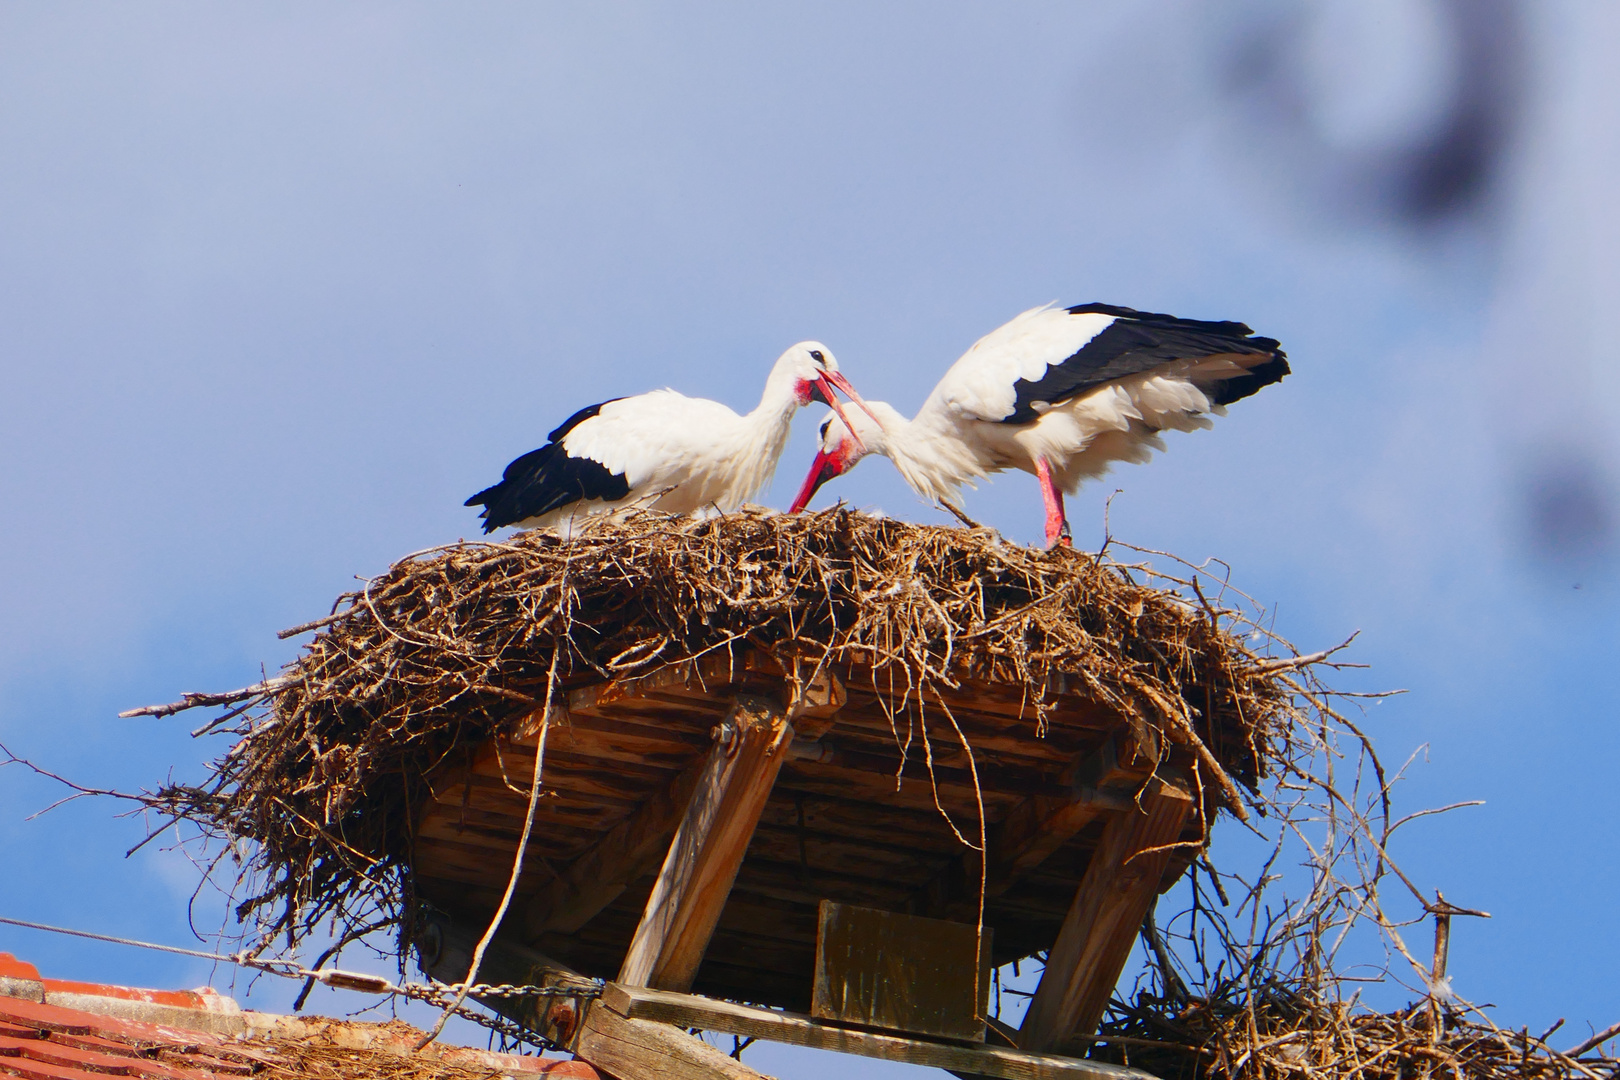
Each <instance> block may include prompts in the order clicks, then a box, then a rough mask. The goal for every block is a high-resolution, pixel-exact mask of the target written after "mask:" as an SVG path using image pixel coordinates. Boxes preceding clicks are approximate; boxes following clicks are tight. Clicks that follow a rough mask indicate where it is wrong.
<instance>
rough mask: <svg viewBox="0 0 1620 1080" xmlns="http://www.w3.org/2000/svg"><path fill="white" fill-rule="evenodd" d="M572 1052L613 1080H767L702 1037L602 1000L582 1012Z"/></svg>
mask: <svg viewBox="0 0 1620 1080" xmlns="http://www.w3.org/2000/svg"><path fill="white" fill-rule="evenodd" d="M574 1053H575V1054H576V1055H577V1056H578V1057H579V1058H580V1060H582V1061H586V1062H589V1063H590V1064H591V1065H594V1066H595V1067H596V1068H598V1069H600V1070H602V1071H603V1072H606V1073H609V1074H611V1075H612V1076H614V1077H615V1078H617V1080H766V1077H765V1076H764V1075H763V1074H762V1073H759V1072H756V1071H754V1070H753V1069H750V1068H749V1067H748V1066H746V1065H744V1064H743V1063H742V1062H741V1061H738V1060H736V1059H734V1058H732V1057H730V1056H729V1055H726V1054H723V1053H721V1052H720V1051H719V1050H716V1049H715V1048H714V1047H712V1046H710V1045H709V1044H708V1043H706V1042H704V1041H703V1040H702V1039H699V1038H697V1037H695V1036H692V1035H688V1034H687V1033H686V1032H684V1031H681V1030H679V1029H678V1028H674V1027H671V1026H670V1025H668V1024H664V1023H660V1022H658V1021H654V1020H641V1019H632V1018H630V1017H626V1016H624V1015H623V1014H621V1013H619V1012H616V1011H615V1010H613V1009H610V1008H607V1007H605V1006H603V1005H602V1004H600V1003H596V1004H593V1005H592V1006H591V1007H590V1008H589V1009H587V1010H585V1020H584V1023H583V1024H582V1025H581V1027H580V1032H579V1039H578V1041H577V1042H576V1043H575V1044H574Z"/></svg>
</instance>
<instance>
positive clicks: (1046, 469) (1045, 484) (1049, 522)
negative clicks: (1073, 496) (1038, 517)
mask: <svg viewBox="0 0 1620 1080" xmlns="http://www.w3.org/2000/svg"><path fill="white" fill-rule="evenodd" d="M1035 475H1036V477H1037V478H1039V480H1040V482H1041V499H1042V501H1044V502H1045V503H1046V546H1047V547H1049V548H1052V547H1057V546H1058V545H1059V544H1062V545H1063V546H1064V547H1073V546H1074V542H1073V541H1072V540H1071V539H1070V538H1069V518H1068V515H1067V514H1065V513H1064V512H1063V492H1061V491H1059V490H1058V486H1057V484H1055V483H1054V482H1053V481H1052V466H1050V465H1048V464H1047V463H1046V459H1045V458H1036V459H1035Z"/></svg>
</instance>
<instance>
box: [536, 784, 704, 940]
mask: <svg viewBox="0 0 1620 1080" xmlns="http://www.w3.org/2000/svg"><path fill="white" fill-rule="evenodd" d="M708 767H709V764H708V762H706V761H699V762H698V763H697V764H695V765H692V766H691V767H689V768H688V769H687V770H686V771H685V772H682V773H681V774H680V775H679V776H677V777H676V778H675V780H674V781H673V782H672V783H671V784H670V785H669V786H668V787H667V788H665V789H664V790H663V791H660V792H659V793H658V794H656V795H654V796H653V797H652V798H651V799H648V800H647V802H646V803H644V804H643V805H642V806H641V808H640V809H638V810H637V811H636V812H635V813H634V814H632V815H631V816H630V817H629V818H627V819H625V820H624V821H622V822H620V823H619V824H618V825H616V826H614V827H613V829H612V830H611V831H609V832H608V833H607V835H606V836H604V837H603V838H602V839H601V841H600V842H598V843H597V844H596V845H595V846H594V847H592V848H591V849H590V850H588V851H586V852H585V854H583V855H581V856H580V857H579V858H578V859H575V860H574V862H573V863H571V864H570V865H569V867H568V869H567V870H566V871H564V872H563V875H562V877H561V878H559V879H558V880H557V881H556V882H553V883H552V884H551V885H549V886H547V887H546V888H545V889H544V890H542V891H541V892H540V893H539V894H537V895H536V896H535V897H534V898H533V899H532V900H530V901H529V903H528V904H527V905H526V906H525V907H524V911H523V928H524V929H523V934H524V937H525V938H526V939H528V940H530V941H533V940H536V939H538V938H539V937H540V935H541V934H545V933H548V932H555V933H572V932H574V931H576V930H578V929H579V928H580V927H582V926H584V925H585V924H586V923H588V922H590V921H591V919H593V918H595V917H596V915H597V914H598V913H600V912H601V911H602V909H603V908H605V907H607V906H608V905H609V904H611V903H612V902H613V901H614V899H615V898H617V897H618V896H619V894H620V893H622V892H624V890H625V888H626V886H628V885H629V884H630V883H631V882H632V881H635V880H636V879H637V878H639V877H642V876H643V875H645V874H649V873H652V872H653V871H654V870H655V869H656V868H657V867H658V864H659V861H660V860H661V859H662V858H663V855H664V851H665V846H666V844H667V843H668V840H669V838H670V837H671V836H673V835H674V833H675V829H676V826H678V825H679V824H680V822H681V818H682V816H683V815H684V814H685V813H686V807H687V803H688V802H690V800H691V798H692V792H693V791H694V790H695V789H696V788H697V785H698V782H699V780H700V779H702V777H703V775H704V773H705V771H706V770H707V769H708Z"/></svg>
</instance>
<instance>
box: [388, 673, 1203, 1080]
mask: <svg viewBox="0 0 1620 1080" xmlns="http://www.w3.org/2000/svg"><path fill="white" fill-rule="evenodd" d="M1054 689H1056V690H1057V691H1058V692H1057V693H1056V694H1055V695H1054V703H1055V707H1053V708H1052V709H1051V710H1050V711H1049V712H1048V713H1047V715H1046V717H1045V724H1044V732H1043V734H1042V737H1039V738H1037V737H1035V735H1034V732H1033V727H1034V725H1033V723H1032V720H1031V707H1030V704H1029V702H1028V700H1027V697H1026V696H1025V694H1024V693H1023V692H1022V691H1021V688H1018V687H1013V686H1005V685H997V684H995V683H991V682H980V681H974V680H962V681H960V682H959V684H958V686H957V687H956V688H955V689H952V690H948V691H941V695H942V696H940V697H939V698H938V700H937V701H935V702H932V703H931V704H932V706H933V708H932V712H933V715H932V716H920V717H919V716H916V715H913V710H914V705H913V706H912V707H911V708H907V709H905V710H904V711H902V712H901V713H900V714H899V715H895V714H894V713H893V712H892V706H891V705H890V702H891V701H892V700H893V698H892V697H891V695H889V694H888V693H886V692H882V690H880V688H879V687H878V686H874V682H873V673H872V672H871V670H870V669H863V668H861V667H859V666H855V665H832V666H829V667H827V668H824V669H823V670H821V671H820V672H819V673H815V674H814V675H813V677H811V678H810V679H808V680H803V681H801V680H800V679H798V678H795V676H794V673H793V672H790V671H785V670H784V669H783V668H782V667H781V666H780V665H778V664H777V663H776V662H775V661H773V660H772V659H771V658H770V657H769V656H766V655H764V654H762V653H761V652H759V651H757V650H753V649H748V648H743V649H736V650H732V651H730V652H729V653H720V654H716V655H711V656H709V657H706V658H703V659H700V660H697V661H693V662H689V663H685V664H679V665H674V666H671V667H667V668H664V669H662V670H660V671H658V672H657V673H656V674H654V675H652V676H648V677H642V678H634V679H626V680H622V681H609V682H602V683H599V684H595V685H588V686H582V687H576V688H574V689H573V690H571V691H570V692H569V693H568V695H567V698H566V703H565V704H562V703H559V705H554V706H553V708H552V710H551V711H550V714H549V718H547V714H546V713H545V712H544V710H540V711H537V712H536V713H531V714H530V715H529V717H527V718H526V720H525V721H524V722H523V723H522V724H521V725H519V726H517V727H516V729H515V730H513V731H512V732H511V733H510V734H508V735H499V736H496V737H493V738H491V739H489V740H487V741H486V742H485V743H484V744H482V745H481V746H478V747H477V748H475V749H473V750H471V752H470V753H469V754H468V755H467V757H466V758H465V759H464V760H462V761H456V762H449V763H446V764H445V765H443V766H441V767H440V768H439V769H438V770H437V771H436V772H435V773H433V774H431V775H430V777H429V787H430V790H431V793H432V797H431V801H429V802H428V803H427V805H426V806H425V807H424V809H423V810H422V812H421V816H420V819H419V821H418V825H417V830H416V836H415V852H414V858H413V870H414V874H415V882H416V890H417V895H418V896H419V898H420V899H422V900H423V901H426V902H427V903H428V904H430V905H432V906H433V907H434V908H436V909H438V910H439V911H441V912H443V913H445V915H447V916H448V917H449V918H450V919H452V920H454V922H455V923H457V924H459V925H460V926H462V927H473V926H478V927H481V926H484V925H487V923H488V920H489V918H490V916H491V915H492V913H493V911H494V908H495V905H496V903H497V902H498V899H499V897H500V895H501V893H502V891H503V890H504V889H505V886H506V883H507V876H508V874H509V872H510V868H511V861H512V855H513V850H514V847H515V843H516V840H517V838H518V836H519V835H520V834H521V831H522V827H523V822H524V818H525V815H526V813H527V812H528V802H529V800H528V791H527V782H528V780H529V778H530V777H531V776H532V773H533V770H534V767H535V755H536V753H537V751H538V750H539V748H540V742H541V731H540V728H541V726H542V724H543V725H544V727H545V732H544V735H545V743H544V759H543V770H542V772H543V788H542V795H541V798H540V800H539V801H538V803H537V805H536V807H535V826H534V829H533V835H535V836H536V837H539V838H540V839H538V840H534V841H531V846H530V849H529V853H528V857H527V858H526V863H527V864H528V865H529V866H531V867H532V868H533V869H532V871H531V872H528V873H526V874H525V882H524V883H525V886H526V888H525V890H524V892H523V895H522V896H521V899H520V900H519V901H518V902H517V903H516V904H515V905H514V911H513V913H512V914H509V915H508V916H507V918H506V920H505V922H504V924H503V934H504V936H505V938H506V939H507V940H508V941H516V942H521V943H522V944H523V945H525V946H527V947H528V948H530V949H533V950H535V951H537V952H538V953H540V954H542V955H543V956H545V957H548V958H553V959H551V960H549V961H547V962H538V963H529V964H528V965H527V969H526V970H524V971H523V972H522V973H521V978H522V979H533V978H536V977H542V978H543V977H544V969H545V968H546V966H547V964H548V963H549V964H553V965H555V967H556V969H558V970H570V971H576V972H580V973H584V974H587V975H594V976H598V977H603V978H607V979H612V980H614V983H613V985H612V986H610V992H609V994H608V995H607V996H606V998H605V1002H604V1003H598V1004H596V1005H594V1006H592V1008H593V1009H596V1010H600V1009H603V1008H611V1009H616V1010H619V1011H621V1012H622V1014H623V1016H624V1017H625V1018H630V1019H635V1018H642V1017H647V1018H650V1019H657V1020H662V1021H674V1022H678V1023H680V1024H682V1025H684V1026H687V1027H694V1026H695V1027H703V1028H705V1029H706V1030H716V1031H728V1032H731V1033H733V1034H736V1035H740V1036H747V1037H754V1038H767V1039H770V1038H775V1039H783V1040H785V1041H790V1042H799V1043H803V1044H806V1045H817V1046H826V1047H837V1048H840V1049H844V1050H847V1051H850V1052H855V1053H872V1054H875V1055H877V1056H886V1057H896V1058H898V1059H900V1060H910V1061H915V1062H918V1063H934V1064H940V1065H942V1066H944V1067H955V1068H956V1069H958V1070H959V1071H960V1070H963V1069H966V1068H968V1066H969V1057H971V1056H972V1055H973V1054H987V1055H989V1057H987V1058H986V1059H985V1060H983V1061H980V1062H978V1063H977V1065H975V1066H973V1067H972V1068H971V1069H969V1071H973V1072H979V1073H982V1074H984V1075H993V1076H1036V1075H1040V1076H1047V1075H1050V1076H1074V1075H1081V1074H1082V1073H1083V1074H1085V1075H1088V1076H1092V1077H1096V1076H1100V1075H1102V1074H1103V1073H1110V1075H1111V1072H1110V1070H1111V1069H1112V1068H1114V1067H1111V1066H1106V1065H1104V1064H1103V1063H1099V1062H1094V1061H1086V1062H1081V1061H1079V1060H1078V1059H1059V1058H1055V1057H1053V1058H1051V1059H1050V1060H1049V1061H1047V1062H1046V1063H1045V1064H1041V1063H1040V1062H1039V1061H1037V1060H1036V1058H1037V1057H1038V1055H1036V1056H1031V1055H1028V1054H1018V1053H1015V1052H1012V1051H1008V1050H995V1051H991V1050H984V1049H980V1050H973V1051H971V1052H970V1050H969V1048H967V1047H959V1046H947V1045H945V1044H942V1043H930V1042H928V1041H926V1040H920V1039H906V1038H901V1037H898V1036H895V1035H875V1034H874V1035H870V1036H868V1037H864V1038H860V1037H856V1036H855V1035H854V1034H852V1033H851V1032H849V1031H848V1030H847V1029H845V1028H842V1027H838V1026H834V1025H828V1024H825V1023H820V1022H817V1021H815V1020H812V1019H811V1018H809V1017H807V1016H803V1015H786V1016H785V1015H784V1014H782V1013H777V1012H768V1011H765V1010H760V1009H757V1008H756V1009H748V1008H745V1007H740V1006H734V1005H723V1004H722V1003H721V1002H719V1001H712V1000H711V1001H708V1002H705V1000H704V998H701V997H694V996H691V995H686V994H683V993H680V992H681V991H686V990H692V991H695V992H696V993H697V994H699V995H704V996H706V997H707V998H710V999H729V1000H731V1001H745V1002H754V1003H759V1004H764V1005H769V1006H774V1007H777V1008H780V1009H785V1010H788V1012H789V1014H803V1013H804V1012H806V1011H808V1008H809V1005H810V996H811V987H812V981H813V975H814V967H815V961H816V946H817V910H818V906H819V905H820V904H821V903H822V901H826V900H831V901H836V902H838V903H843V904H854V905H861V906H863V907H871V908H878V909H881V910H885V911H894V912H902V913H906V914H911V915H921V916H927V917H932V918H945V919H950V920H953V921H958V922H964V923H968V924H973V925H977V924H978V920H979V908H980V895H981V886H982V894H983V905H984V912H983V925H984V926H985V927H986V931H987V932H986V933H985V935H984V942H985V945H986V948H987V951H988V952H989V958H990V962H991V963H993V964H995V965H1000V964H1003V963H1008V962H1011V961H1013V960H1016V959H1020V958H1023V957H1027V956H1030V955H1032V954H1035V953H1038V952H1048V953H1049V958H1048V965H1047V967H1048V975H1047V976H1046V980H1047V983H1046V984H1043V987H1044V988H1045V993H1044V994H1042V995H1038V996H1037V998H1036V1000H1035V1002H1034V1004H1033V1005H1032V1008H1031V1011H1030V1017H1029V1019H1028V1020H1027V1021H1026V1023H1025V1028H1024V1031H1023V1032H1022V1033H1020V1034H1019V1035H1011V1036H1010V1038H1009V1039H1005V1040H1002V1041H1013V1042H1016V1043H1017V1044H1018V1045H1019V1046H1020V1047H1022V1048H1023V1049H1025V1050H1029V1049H1039V1050H1053V1049H1058V1048H1061V1047H1063V1046H1065V1045H1067V1044H1069V1043H1071V1042H1072V1041H1073V1040H1074V1038H1075V1037H1076V1036H1077V1035H1080V1034H1082V1033H1084V1032H1088V1031H1090V1030H1091V1029H1093V1028H1094V1027H1095V1025H1096V1023H1097V1020H1098V1019H1100V1017H1101V1014H1102V1011H1103V1008H1104V1007H1105V1006H1106V1004H1107V999H1108V995H1109V993H1110V991H1111V990H1112V989H1113V986H1114V984H1115V982H1116V981H1117V979H1118V977H1119V974H1120V970H1121V968H1122V966H1123V964H1124V962H1125V959H1126V955H1127V954H1128V952H1129V950H1130V947H1131V944H1132V941H1133V940H1134V938H1135V936H1136V934H1137V932H1138V930H1139V928H1140V926H1141V924H1142V919H1143V916H1144V914H1145V912H1146V910H1147V908H1148V905H1149V904H1150V903H1151V901H1152V899H1153V898H1154V897H1155V896H1156V895H1157V893H1159V892H1160V891H1161V890H1163V889H1164V888H1168V887H1169V885H1170V884H1172V883H1173V882H1174V881H1175V879H1176V878H1177V877H1178V876H1179V875H1180V874H1181V873H1183V872H1184V871H1185V869H1186V867H1187V865H1188V863H1189V862H1190V861H1191V859H1192V858H1193V856H1194V855H1195V854H1196V852H1197V851H1198V850H1200V848H1201V846H1202V840H1203V836H1204V825H1203V816H1202V814H1201V811H1200V808H1199V804H1198V800H1197V798H1196V797H1195V785H1194V783H1193V781H1192V777H1193V772H1194V758H1193V754H1192V751H1191V750H1188V749H1186V748H1184V747H1177V746H1159V745H1155V746H1150V747H1142V746H1140V745H1139V744H1138V742H1137V741H1136V738H1135V737H1134V736H1133V735H1132V733H1131V725H1129V724H1128V723H1126V722H1125V721H1124V720H1123V719H1122V718H1121V717H1119V716H1117V715H1115V714H1114V713H1113V712H1111V711H1110V710H1109V709H1107V708H1104V707H1102V706H1100V705H1099V704H1098V703H1096V702H1094V701H1091V700H1090V699H1088V698H1086V697H1084V696H1081V695H1079V694H1075V693H1070V692H1067V690H1068V688H1067V687H1058V688H1054ZM559 706H560V707H559ZM925 726H926V728H927V745H926V746H925V745H924V737H923V729H924V727H925ZM908 743H909V746H908V745H907V744H908ZM965 747H967V748H971V761H970V759H969V753H968V751H967V750H966V749H965ZM903 757H904V761H903ZM1206 812H1212V808H1210V809H1209V810H1208V811H1206ZM981 817H982V820H983V822H984V826H985V827H984V837H983V840H984V841H985V843H984V847H985V849H986V850H987V851H988V852H989V857H988V859H987V860H981V859H980V858H979V854H978V851H977V850H974V849H975V848H977V847H979V846H980V843H981V838H980V821H981ZM969 845H971V846H969ZM431 966H432V968H433V970H432V973H433V974H435V975H438V976H440V977H443V978H446V979H447V981H455V980H458V979H460V978H462V977H463V976H464V974H465V970H464V969H463V970H460V971H457V970H456V965H455V963H454V962H448V961H443V960H440V962H438V963H436V964H433V965H431ZM519 966H524V965H519ZM536 966H538V967H539V968H540V969H541V971H540V972H536V971H535V970H533V969H534V968H535V967H536ZM511 974H513V976H514V977H515V978H516V977H519V976H518V974H517V973H511ZM961 975H962V977H963V978H966V979H971V978H972V972H971V970H969V971H964V972H962V973H961ZM481 978H485V979H487V978H488V975H487V973H486V974H485V975H483V976H481ZM642 988H652V989H651V990H643V989H642ZM658 990H662V991H664V993H662V994H660V993H657V992H655V991H658ZM670 991H674V992H675V993H674V994H673V996H672V995H671V994H670ZM901 992H904V991H901ZM527 1019H529V1020H530V1022H538V1024H539V1025H540V1026H542V1027H544V1026H545V1021H544V1019H543V1018H527ZM565 1027H566V1025H565ZM551 1034H552V1036H553V1037H556V1036H557V1035H559V1034H561V1035H565V1036H566V1035H569V1034H573V1033H572V1032H568V1031H561V1032H559V1031H556V1030H553V1031H552V1032H551ZM992 1037H993V1038H994V1035H993V1036H992ZM1009 1055H1010V1056H1009ZM1025 1058H1028V1060H1024V1059H1025ZM1076 1070H1079V1071H1078V1072H1077V1071H1076Z"/></svg>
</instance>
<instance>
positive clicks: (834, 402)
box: [816, 371, 883, 476]
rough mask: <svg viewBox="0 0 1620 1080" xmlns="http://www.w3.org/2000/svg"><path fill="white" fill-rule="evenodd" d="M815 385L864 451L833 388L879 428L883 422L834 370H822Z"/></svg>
mask: <svg viewBox="0 0 1620 1080" xmlns="http://www.w3.org/2000/svg"><path fill="white" fill-rule="evenodd" d="M816 387H817V388H818V389H819V390H820V391H821V396H822V397H823V398H825V399H826V402H827V404H828V405H831V406H832V408H833V412H835V413H837V414H838V419H840V420H842V421H843V422H844V427H845V429H846V430H847V431H848V432H849V437H850V438H851V439H854V440H855V445H856V446H858V447H860V451H861V453H863V454H864V453H866V444H865V443H863V442H861V437H860V436H859V435H857V434H856V433H855V425H854V424H851V423H850V422H849V416H848V414H846V413H845V412H844V407H843V405H841V404H839V402H838V395H836V394H834V393H833V390H834V389H835V388H836V389H838V390H842V391H843V392H844V394H845V395H846V396H847V397H848V398H849V400H851V401H853V402H854V403H855V404H857V405H859V406H860V407H861V411H862V412H864V413H866V415H867V416H870V417H871V418H872V422H873V423H874V424H877V426H878V427H880V428H881V427H882V426H883V424H882V422H881V421H879V420H878V418H877V413H875V412H873V411H872V409H871V407H870V406H869V405H867V404H866V402H864V401H862V400H861V395H859V394H857V393H856V392H855V388H854V387H853V386H851V385H849V380H848V379H846V378H844V377H843V376H842V375H840V374H839V373H838V372H836V371H828V372H824V373H823V374H822V376H821V378H819V379H817V380H816ZM832 475H833V476H837V475H838V474H837V473H833V474H832Z"/></svg>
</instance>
